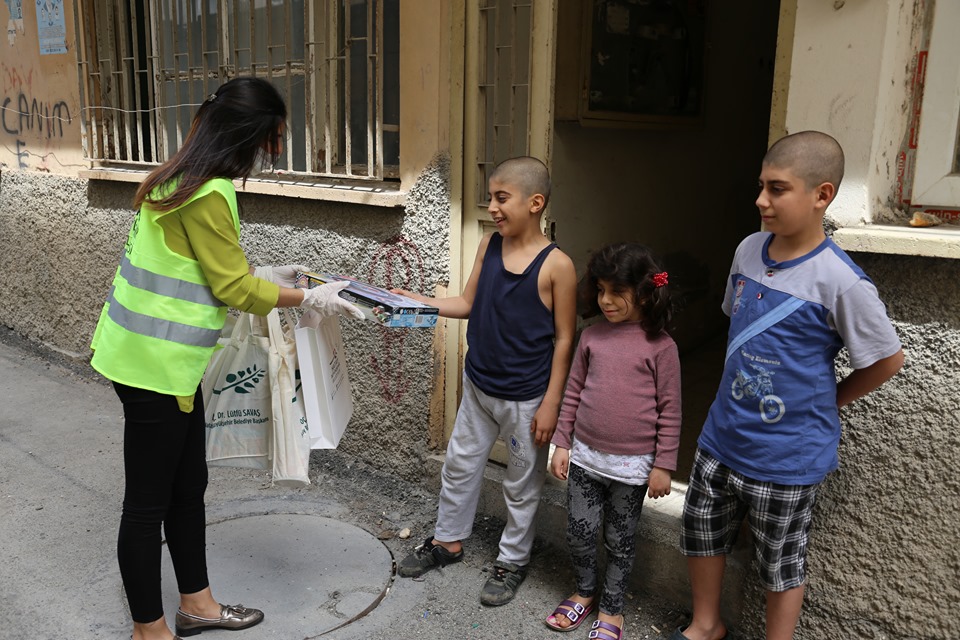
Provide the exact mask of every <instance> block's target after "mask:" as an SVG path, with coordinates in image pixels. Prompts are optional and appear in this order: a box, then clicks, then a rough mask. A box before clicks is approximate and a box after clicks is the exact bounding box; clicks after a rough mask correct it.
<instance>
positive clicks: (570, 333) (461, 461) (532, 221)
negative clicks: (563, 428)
mask: <svg viewBox="0 0 960 640" xmlns="http://www.w3.org/2000/svg"><path fill="white" fill-rule="evenodd" d="M489 191H490V205H489V207H488V210H489V212H490V216H491V217H492V218H493V222H494V223H495V224H496V225H497V231H496V232H495V233H492V234H489V235H487V236H485V237H484V238H483V240H482V241H481V242H480V246H479V248H478V249H477V257H476V259H475V261H474V265H473V270H472V272H471V273H470V278H469V280H467V284H466V286H465V287H464V289H463V292H462V293H461V294H460V295H459V296H456V297H450V298H429V297H426V296H422V295H419V294H416V293H411V292H408V291H402V290H397V292H398V293H401V294H403V295H406V296H410V297H412V298H415V299H417V300H421V301H423V302H426V303H427V304H430V305H432V306H435V307H437V308H438V309H439V310H440V315H441V316H443V317H446V318H460V319H466V318H469V319H470V323H469V324H468V325H467V346H468V350H467V358H466V363H465V366H464V375H463V398H462V400H461V403H460V408H459V409H458V410H457V419H456V423H455V425H454V427H453V434H452V435H451V437H450V442H449V443H448V445H447V454H446V459H445V461H444V464H443V471H442V473H441V489H440V501H439V502H440V504H439V508H438V513H437V523H436V528H435V529H434V534H433V535H432V536H430V537H428V538H427V539H426V541H425V542H424V543H423V545H421V546H420V547H418V548H417V549H416V550H415V551H414V552H413V553H411V554H410V555H409V556H407V557H406V558H404V559H403V560H402V561H401V562H400V566H399V571H398V572H399V574H400V575H401V576H403V577H417V576H420V575H423V574H424V573H426V572H427V571H429V570H430V569H433V568H435V567H442V566H444V565H448V564H451V563H453V562H458V561H459V560H461V559H462V558H463V546H462V544H461V542H462V541H463V540H464V539H466V538H467V537H469V536H470V534H471V532H472V530H473V520H474V517H475V515H476V511H477V502H478V500H479V498H480V486H481V483H482V482H483V470H484V468H485V466H486V464H487V459H488V458H489V456H490V451H491V449H492V448H493V445H494V443H495V442H496V440H497V438H498V437H500V438H502V439H503V441H504V443H506V445H507V449H508V451H509V454H510V460H509V462H508V464H507V469H506V472H505V475H504V479H503V495H504V499H505V500H506V504H507V522H506V525H505V526H504V529H503V534H502V535H501V537H500V549H499V554H498V556H497V560H496V562H495V563H494V569H493V573H492V575H491V577H490V578H489V579H488V580H487V581H486V583H485V584H484V586H483V589H482V591H481V593H480V601H481V602H482V603H483V604H486V605H490V606H495V605H501V604H506V603H507V602H509V601H510V600H512V599H513V597H514V595H516V592H517V588H518V587H519V586H520V583H521V582H523V579H524V578H525V577H526V573H527V564H528V563H529V561H530V550H531V548H532V546H533V539H534V520H535V518H536V515H537V508H538V506H539V504H540V493H541V490H542V489H543V482H544V479H545V477H546V463H547V452H548V445H549V442H550V439H551V438H552V437H553V431H554V429H556V426H557V418H558V416H559V412H560V403H561V401H562V400H563V388H564V384H565V383H566V378H567V373H568V372H569V369H570V361H571V357H572V355H573V341H574V332H575V330H576V286H577V282H576V280H577V276H576V270H575V269H574V266H573V262H572V261H571V260H570V258H569V257H568V256H567V255H566V254H564V253H563V252H562V251H560V250H559V249H558V248H557V246H556V245H555V244H553V243H551V242H550V241H549V240H548V239H547V238H546V237H545V236H544V235H543V232H541V230H540V217H541V215H542V214H543V210H544V209H545V208H546V206H547V201H548V200H549V198H550V175H549V172H548V171H547V168H546V166H544V164H543V163H542V162H540V161H539V160H537V159H536V158H531V157H519V158H511V159H509V160H506V161H504V162H502V163H501V164H499V165H497V167H496V168H495V169H494V170H493V173H492V174H491V176H490V180H489Z"/></svg>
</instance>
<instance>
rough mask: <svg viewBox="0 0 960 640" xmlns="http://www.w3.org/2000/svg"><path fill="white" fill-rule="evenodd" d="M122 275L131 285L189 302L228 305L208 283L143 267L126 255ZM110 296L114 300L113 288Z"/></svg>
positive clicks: (217, 305)
mask: <svg viewBox="0 0 960 640" xmlns="http://www.w3.org/2000/svg"><path fill="white" fill-rule="evenodd" d="M120 276H121V277H122V278H123V279H124V280H126V281H127V283H128V284H130V286H133V287H136V288H137V289H143V290H145V291H150V292H151V293H156V294H157V295H161V296H166V297H168V298H177V299H178V300H186V301H187V302H196V303H197V304H205V305H207V306H210V307H225V306H226V305H225V304H223V303H222V302H221V301H220V300H218V299H217V298H216V296H214V295H213V291H211V290H210V287H208V286H207V285H205V284H194V283H193V282H186V281H184V280H178V279H177V278H171V277H169V276H163V275H160V274H159V273H153V272H152V271H147V270H146V269H141V268H140V267H138V266H136V265H134V264H133V263H132V262H130V258H128V257H127V256H126V255H124V256H123V258H121V260H120ZM110 298H111V301H112V299H113V289H112V288H111V289H110Z"/></svg>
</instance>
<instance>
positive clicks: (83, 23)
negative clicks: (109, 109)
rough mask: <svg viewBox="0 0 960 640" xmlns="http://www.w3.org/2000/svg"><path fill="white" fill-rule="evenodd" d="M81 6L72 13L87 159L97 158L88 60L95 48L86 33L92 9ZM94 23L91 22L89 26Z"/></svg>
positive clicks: (82, 0) (94, 110) (82, 133)
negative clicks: (87, 17)
mask: <svg viewBox="0 0 960 640" xmlns="http://www.w3.org/2000/svg"><path fill="white" fill-rule="evenodd" d="M80 5H81V6H79V7H78V10H77V11H75V12H74V16H73V22H74V28H75V29H76V33H77V41H78V44H77V51H78V53H79V56H78V57H79V60H78V65H77V71H78V73H79V75H80V78H79V80H80V82H79V86H80V105H81V108H82V109H84V111H83V112H82V114H83V115H82V117H81V118H80V144H81V148H82V149H83V154H84V156H85V157H87V158H88V159H91V160H92V159H94V158H98V157H99V155H98V154H97V151H96V147H97V145H96V138H95V136H96V134H97V129H96V120H97V118H96V115H95V112H96V107H95V106H94V104H93V96H94V91H93V88H92V87H91V85H92V84H93V72H91V71H90V69H91V67H90V60H91V59H92V58H95V57H96V56H95V47H94V44H93V43H92V42H91V41H90V39H89V38H88V36H89V35H91V34H89V33H87V20H86V16H87V15H88V12H91V13H92V12H93V11H95V9H93V8H92V7H91V5H90V3H88V2H86V1H84V0H81V3H80ZM94 22H95V20H94V21H91V24H93V23H94ZM92 35H93V36H94V39H95V38H96V33H95V32H94V33H93V34H92Z"/></svg>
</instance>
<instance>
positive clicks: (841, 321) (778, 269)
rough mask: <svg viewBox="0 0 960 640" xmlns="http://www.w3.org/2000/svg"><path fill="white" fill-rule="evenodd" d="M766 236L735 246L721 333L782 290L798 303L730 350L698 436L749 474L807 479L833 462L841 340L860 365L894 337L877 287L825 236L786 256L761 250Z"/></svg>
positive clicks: (889, 349)
mask: <svg viewBox="0 0 960 640" xmlns="http://www.w3.org/2000/svg"><path fill="white" fill-rule="evenodd" d="M772 238H773V235H772V234H770V233H755V234H753V235H751V236H749V237H747V238H746V239H744V241H743V242H741V243H740V246H739V247H738V248H737V252H736V255H735V256H734V259H733V266H732V267H731V269H730V279H729V281H728V282H727V290H726V294H725V296H724V300H723V311H724V313H726V314H727V315H728V316H730V334H729V338H728V341H729V340H733V339H734V338H735V337H736V336H737V335H739V334H740V332H741V331H743V329H744V328H745V327H746V326H747V325H749V324H750V323H752V322H753V321H754V320H756V319H757V318H760V317H761V316H763V314H764V313H766V312H767V311H769V310H770V309H773V308H774V307H776V306H777V305H779V304H781V303H783V302H785V301H786V300H788V299H789V298H799V299H801V300H803V301H804V304H803V305H802V306H800V307H799V308H798V309H797V310H796V311H794V312H793V313H791V314H790V315H789V316H787V317H786V318H784V319H783V320H780V321H779V322H777V323H776V324H774V325H773V326H771V327H769V328H768V329H766V330H765V331H763V332H762V333H760V334H759V335H757V336H755V337H753V338H751V339H750V340H748V341H747V342H746V343H744V344H743V345H742V346H740V348H739V349H737V350H736V351H735V352H734V353H733V354H731V355H730V357H729V358H728V360H727V362H726V365H725V367H724V371H723V378H722V380H721V382H720V389H719V391H718V392H717V397H716V399H715V400H714V401H713V404H712V405H711V407H710V412H709V414H708V415H707V420H706V423H705V424H704V427H703V432H702V433H701V435H700V439H699V441H698V443H699V445H700V447H701V448H703V449H704V450H706V451H707V452H709V453H710V454H711V455H713V456H714V457H715V458H717V459H718V460H719V461H720V462H722V463H723V464H725V465H727V466H728V467H730V468H731V469H734V470H736V471H739V472H740V473H742V474H744V475H745V476H747V477H749V478H752V479H754V480H760V481H767V482H776V483H780V484H790V485H804V484H816V483H818V482H820V481H822V480H823V478H824V477H825V476H826V475H827V473H829V472H830V471H833V470H834V469H836V468H837V465H838V461H837V445H838V444H839V442H840V417H839V414H838V411H837V384H836V374H835V371H834V358H835V357H836V355H837V353H838V352H839V351H840V349H841V348H842V347H846V348H847V350H848V351H849V352H850V364H851V366H853V367H854V368H855V369H861V368H863V367H867V366H869V365H871V364H873V363H874V362H876V361H878V360H881V359H883V358H886V357H889V356H891V355H893V354H895V353H896V352H897V351H898V350H899V349H900V341H899V339H898V338H897V334H896V332H895V331H894V329H893V326H892V325H891V323H890V320H889V319H888V318H887V313H886V309H885V307H884V305H883V302H881V301H880V298H879V297H878V295H877V290H876V287H874V285H873V283H872V282H871V281H870V279H869V278H868V277H867V276H866V275H865V274H864V273H863V271H861V270H860V268H859V267H858V266H857V265H855V264H854V263H853V261H852V260H850V258H849V256H847V254H846V253H844V252H843V250H841V249H840V248H839V247H838V246H837V245H836V244H834V243H833V241H832V240H831V239H830V238H827V239H825V240H824V241H823V242H822V243H821V244H820V245H819V246H818V247H817V248H816V249H814V250H813V251H811V252H810V253H808V254H807V255H805V256H802V257H800V258H797V259H795V260H788V261H786V262H774V261H773V260H771V259H770V257H769V255H768V253H767V247H768V246H769V244H770V240H771V239H772Z"/></svg>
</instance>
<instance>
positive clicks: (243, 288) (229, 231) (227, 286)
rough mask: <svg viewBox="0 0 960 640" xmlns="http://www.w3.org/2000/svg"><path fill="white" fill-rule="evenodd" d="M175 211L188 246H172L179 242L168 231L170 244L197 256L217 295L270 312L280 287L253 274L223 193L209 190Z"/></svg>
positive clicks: (244, 308)
mask: <svg viewBox="0 0 960 640" xmlns="http://www.w3.org/2000/svg"><path fill="white" fill-rule="evenodd" d="M175 215H177V216H178V217H179V219H180V222H181V224H182V228H183V230H184V234H185V236H186V237H185V239H186V243H187V247H177V246H172V245H174V244H179V243H178V242H177V238H176V237H175V235H174V237H171V236H169V235H168V239H167V246H168V247H169V248H170V249H171V250H172V251H176V252H177V253H180V254H181V255H187V256H188V257H194V258H195V259H196V260H197V261H198V262H199V263H200V268H201V269H202V270H203V273H204V275H205V276H206V278H207V282H209V283H210V288H211V289H212V290H213V295H215V296H216V297H217V299H219V300H221V301H222V302H224V303H225V304H227V305H229V306H231V307H234V308H235V309H239V310H240V311H246V312H248V313H252V314H254V315H258V316H265V315H267V314H268V313H270V310H271V309H273V308H274V307H275V306H277V300H278V299H279V297H280V287H279V286H278V285H276V284H274V283H272V282H268V281H267V280H261V279H260V278H255V277H253V276H252V275H251V274H250V265H249V264H248V263H247V257H246V256H245V255H244V253H243V249H242V248H241V247H240V238H239V237H238V236H237V230H236V228H235V227H234V225H233V216H232V215H231V214H230V207H229V205H228V204H227V202H226V200H224V199H223V196H221V195H220V194H219V193H216V192H213V193H208V194H207V195H205V196H201V197H200V198H197V199H196V200H194V201H193V202H191V203H189V204H187V205H186V206H184V207H182V208H181V209H178V210H177V211H176V213H175ZM183 249H186V250H187V251H189V252H191V253H193V256H189V255H188V254H187V253H185V252H184V251H183Z"/></svg>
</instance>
